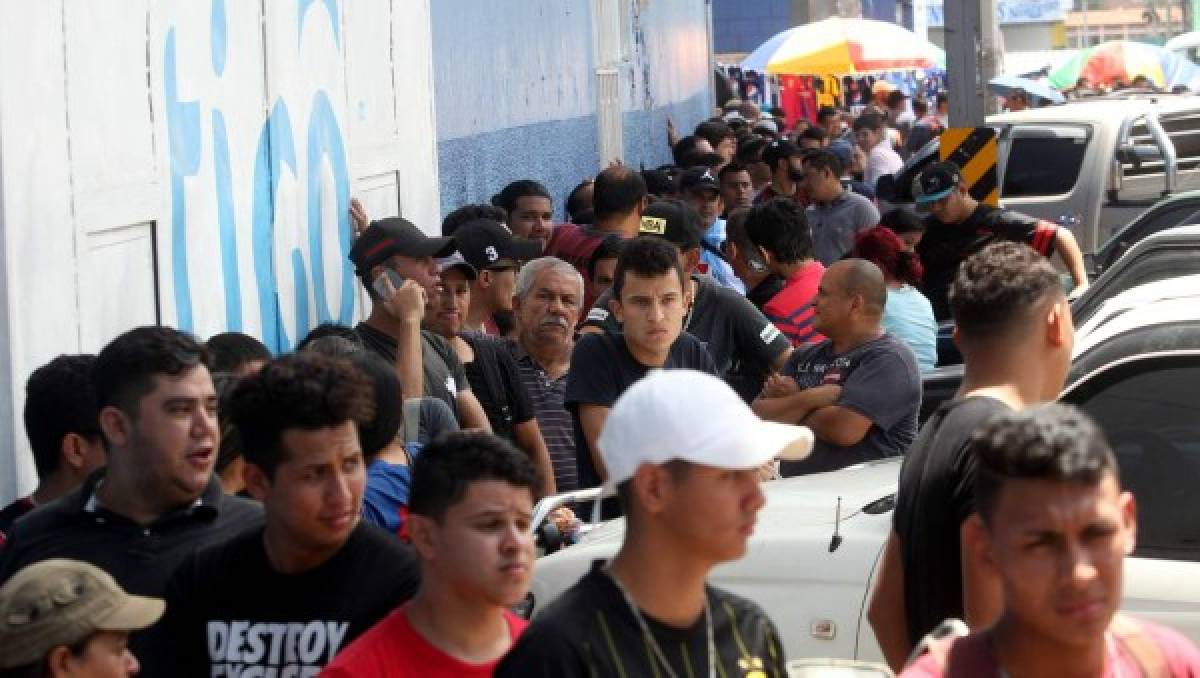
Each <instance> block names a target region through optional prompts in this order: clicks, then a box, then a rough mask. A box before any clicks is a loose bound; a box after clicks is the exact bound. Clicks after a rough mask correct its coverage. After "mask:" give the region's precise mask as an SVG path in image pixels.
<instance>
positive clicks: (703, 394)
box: [596, 369, 813, 489]
mask: <svg viewBox="0 0 1200 678" xmlns="http://www.w3.org/2000/svg"><path fill="white" fill-rule="evenodd" d="M812 446H813V433H812V431H811V430H809V429H808V428H807V427H804V426H790V425H788V424H776V423H774V422H769V421H763V420H762V419H759V418H758V415H756V414H754V412H753V411H751V410H750V408H749V407H748V406H747V405H746V403H745V402H743V401H742V399H741V398H740V397H739V396H738V394H737V393H735V392H734V391H733V389H732V388H730V387H729V385H728V384H726V383H725V382H724V381H721V380H720V379H718V378H716V377H714V376H712V375H710V374H705V373H704V372H697V371H695V370H682V369H681V370H655V371H653V372H651V373H650V374H649V375H647V376H646V377H645V378H643V379H641V380H640V381H638V382H636V383H635V384H634V385H633V386H630V387H629V388H628V389H627V390H626V391H625V393H623V394H622V395H621V397H620V398H618V399H617V402H616V403H614V404H613V408H612V411H611V412H609V414H608V419H607V420H606V421H605V422H604V429H603V430H601V431H600V437H599V439H597V440H596V447H598V448H599V450H600V455H601V457H602V458H603V459H604V465H605V467H606V468H607V469H608V479H607V480H606V481H605V483H604V486H605V487H606V488H609V489H612V488H614V487H616V486H617V485H619V484H620V483H623V482H625V481H626V480H629V479H630V478H632V477H633V474H634V473H635V472H636V471H637V470H638V467H640V466H641V465H642V464H654V465H658V464H665V463H666V462H668V461H671V460H674V459H678V460H681V461H686V462H690V463H693V464H700V465H703V466H712V467H715V468H722V469H733V470H739V469H753V468H758V467H759V466H762V465H763V464H765V463H767V462H768V461H770V460H772V459H775V458H779V459H784V460H788V461H798V460H801V459H804V458H805V457H807V456H808V455H809V453H810V452H812Z"/></svg>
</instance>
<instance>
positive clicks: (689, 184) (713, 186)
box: [679, 167, 721, 193]
mask: <svg viewBox="0 0 1200 678" xmlns="http://www.w3.org/2000/svg"><path fill="white" fill-rule="evenodd" d="M679 190H681V191H691V192H697V193H698V192H700V191H713V192H714V193H720V192H721V183H720V182H719V181H717V173H716V172H714V171H713V170H712V168H711V167H689V168H687V169H686V170H684V172H683V178H682V179H681V180H680V182H679Z"/></svg>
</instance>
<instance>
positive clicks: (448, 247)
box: [350, 217, 455, 275]
mask: <svg viewBox="0 0 1200 678" xmlns="http://www.w3.org/2000/svg"><path fill="white" fill-rule="evenodd" d="M454 248H455V245H454V236H440V237H436V238H431V237H429V236H427V235H425V234H424V233H423V232H421V229H419V228H417V227H416V226H414V225H413V223H412V222H411V221H409V220H408V219H405V218H403V217H388V218H387V219H376V220H375V221H372V222H371V225H370V226H368V227H367V230H365V231H363V233H362V235H360V236H358V240H356V241H355V242H354V246H353V247H351V248H350V261H351V263H353V264H354V268H355V270H356V271H357V272H358V274H359V275H366V274H367V273H368V272H369V271H370V270H371V269H372V268H374V267H376V266H378V265H379V264H382V263H383V262H385V261H387V260H388V259H390V258H391V257H393V256H396V255H400V256H402V257H413V258H419V257H447V256H450V254H451V253H452V252H454Z"/></svg>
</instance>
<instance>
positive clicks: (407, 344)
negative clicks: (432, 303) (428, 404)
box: [350, 217, 491, 431]
mask: <svg viewBox="0 0 1200 678" xmlns="http://www.w3.org/2000/svg"><path fill="white" fill-rule="evenodd" d="M456 248H457V245H456V243H455V241H454V237H453V236H447V237H439V238H431V237H429V236H427V235H425V234H424V233H422V232H421V230H420V229H418V228H417V227H416V226H414V225H413V224H412V222H410V221H408V220H407V219H403V218H401V217H389V218H387V219H378V220H376V221H372V222H371V224H370V226H368V227H367V228H366V229H365V230H364V231H363V232H362V235H360V236H359V238H358V240H357V241H355V243H354V247H352V248H351V249H350V261H351V262H352V263H353V264H354V268H355V273H356V274H357V275H358V279H359V280H360V281H361V282H362V284H363V287H365V288H366V290H367V294H368V295H369V296H370V297H371V313H370V315H368V316H367V319H366V320H364V321H363V322H361V323H359V324H358V326H357V327H355V328H354V331H355V333H356V334H358V336H359V338H360V339H361V340H362V343H363V345H364V346H366V347H367V348H368V349H369V350H371V351H374V352H375V353H378V354H379V355H380V356H382V357H383V358H384V359H385V360H387V361H388V362H390V363H392V364H393V365H395V367H396V375H397V376H398V377H399V378H400V386H401V389H402V391H403V392H404V399H405V400H409V399H412V398H420V397H422V396H428V397H431V398H437V399H439V400H442V401H444V402H445V403H446V404H447V405H449V406H450V409H452V410H453V411H454V412H455V414H456V415H457V417H458V422H459V424H460V425H461V426H462V427H463V428H475V429H482V430H485V431H490V430H491V427H490V426H489V425H488V420H487V415H486V414H484V411H483V407H482V406H481V405H480V404H479V400H478V399H477V398H476V397H475V394H473V393H471V386H470V384H469V383H468V382H467V376H466V373H465V372H464V371H463V366H462V362H461V361H459V359H458V356H457V355H455V353H454V348H453V347H451V346H450V344H449V343H448V342H447V341H446V340H445V339H443V338H442V337H439V336H438V335H436V334H434V333H432V332H428V331H424V330H422V329H421V319H422V318H423V317H424V315H425V305H426V303H427V300H428V299H429V298H430V297H431V296H432V295H433V293H434V292H435V291H436V289H437V285H438V281H439V278H438V265H437V261H436V259H437V258H440V257H447V256H450V255H451V254H453V253H454V251H455V249H456Z"/></svg>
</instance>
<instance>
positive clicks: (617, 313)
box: [608, 296, 625, 324]
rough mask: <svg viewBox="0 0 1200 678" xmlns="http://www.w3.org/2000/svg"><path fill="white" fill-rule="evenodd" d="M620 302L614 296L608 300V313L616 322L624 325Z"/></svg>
mask: <svg viewBox="0 0 1200 678" xmlns="http://www.w3.org/2000/svg"><path fill="white" fill-rule="evenodd" d="M622 310H623V309H622V307H621V301H620V300H619V299H617V298H616V297H615V296H614V297H613V298H612V299H609V300H608V312H609V313H612V314H613V317H615V318H616V319H617V322H619V323H621V324H625V314H624V313H623V312H622Z"/></svg>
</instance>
